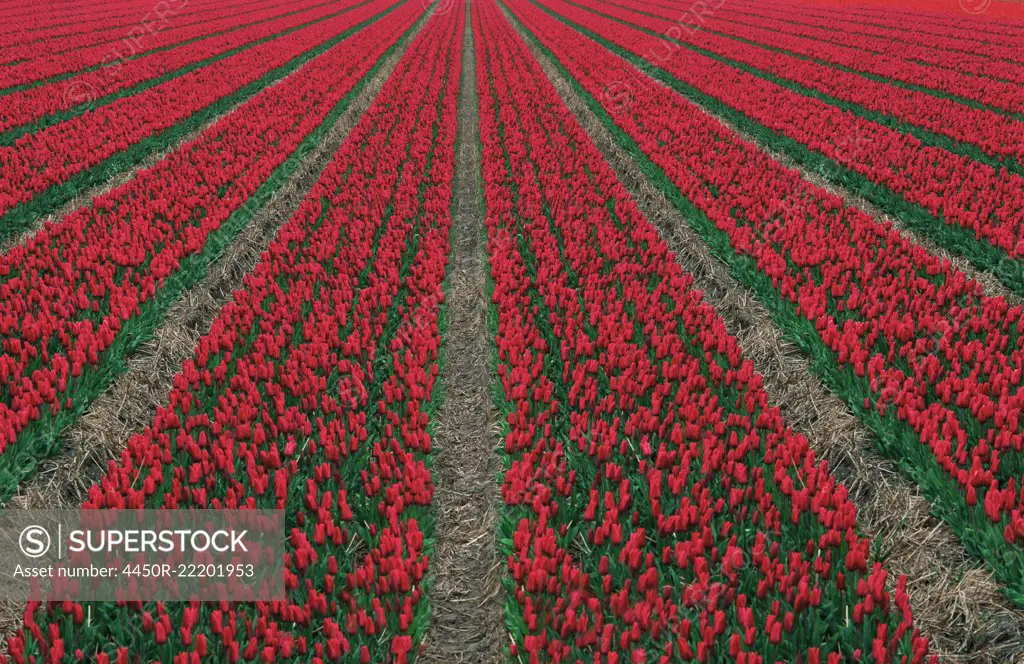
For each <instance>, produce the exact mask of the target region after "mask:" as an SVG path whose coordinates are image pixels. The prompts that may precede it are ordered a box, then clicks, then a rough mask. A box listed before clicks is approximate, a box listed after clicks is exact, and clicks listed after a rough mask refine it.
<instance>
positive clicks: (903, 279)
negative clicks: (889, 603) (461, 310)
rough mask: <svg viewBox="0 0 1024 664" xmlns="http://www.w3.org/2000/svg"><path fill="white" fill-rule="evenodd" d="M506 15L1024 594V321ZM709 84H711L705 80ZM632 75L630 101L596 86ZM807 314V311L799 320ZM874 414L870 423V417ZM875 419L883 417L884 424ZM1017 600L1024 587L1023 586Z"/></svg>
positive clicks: (690, 110)
mask: <svg viewBox="0 0 1024 664" xmlns="http://www.w3.org/2000/svg"><path fill="white" fill-rule="evenodd" d="M514 8H515V11H516V13H517V15H518V16H519V17H520V18H522V20H523V21H524V23H525V24H526V25H527V26H528V27H529V29H530V30H531V31H532V33H533V34H534V35H536V36H537V38H538V39H540V40H541V41H542V42H543V43H544V44H545V45H546V46H547V47H548V48H549V49H551V50H552V52H554V53H555V54H556V56H557V57H558V58H559V60H560V61H561V62H562V63H563V64H564V66H565V67H566V68H567V69H568V70H569V72H570V73H571V75H572V76H573V77H574V78H575V79H576V80H577V81H578V82H579V83H580V84H581V85H582V86H583V87H584V88H585V89H586V90H587V91H589V93H590V94H591V95H593V96H594V97H595V98H596V99H598V100H599V103H603V104H604V105H605V110H606V111H607V112H608V113H609V114H610V115H611V117H612V119H613V120H614V122H615V124H616V125H617V127H618V128H619V129H620V130H621V131H623V132H624V133H625V134H626V135H628V136H629V137H630V138H632V139H633V140H634V141H636V143H637V144H638V145H639V147H640V150H642V152H643V153H644V154H645V155H647V156H648V157H649V158H650V159H651V160H652V162H653V163H654V164H656V165H657V166H658V167H659V168H660V169H661V170H662V171H663V172H664V174H665V175H666V176H667V177H668V179H669V180H671V182H672V183H673V184H674V185H675V187H676V188H677V189H678V191H680V192H682V193H683V194H684V195H685V196H686V198H688V199H689V201H690V203H691V204H692V205H693V206H694V208H695V209H694V210H693V214H694V215H703V216H706V219H707V220H708V221H709V222H710V224H711V226H710V227H709V229H708V230H707V231H706V233H707V234H709V235H713V237H714V238H715V239H716V241H717V239H719V238H721V239H724V240H726V241H728V243H729V244H730V245H731V251H732V252H734V255H738V256H739V257H741V258H742V259H743V260H744V261H745V262H743V263H742V265H744V266H747V267H745V268H743V270H746V271H745V272H743V278H744V279H746V280H747V281H748V283H750V284H751V285H753V286H755V287H756V288H758V289H760V290H761V292H762V295H763V296H764V297H765V298H766V300H767V301H768V302H769V303H770V304H771V305H772V306H773V307H774V308H776V309H777V310H778V311H783V312H786V315H787V316H791V317H792V319H793V320H794V323H793V325H794V326H802V327H799V328H794V329H798V330H804V331H803V332H793V334H800V335H802V337H801V338H802V339H803V340H804V341H805V342H807V343H812V342H813V343H814V344H816V345H815V346H814V348H813V349H812V351H813V352H818V351H819V350H820V353H821V354H822V356H823V357H822V358H821V359H822V362H823V363H824V362H830V363H833V365H834V366H836V367H837V369H838V371H837V372H835V373H834V374H832V375H835V376H839V377H837V378H835V385H836V389H838V390H839V391H840V393H841V394H842V395H843V396H844V397H845V398H846V399H847V401H848V402H850V403H851V404H852V405H853V406H854V408H855V409H857V410H858V411H859V412H860V414H862V415H863V416H865V417H866V418H867V419H868V421H869V422H887V423H891V427H890V428H887V429H885V430H884V435H883V437H882V440H881V442H882V444H883V445H885V446H887V448H888V449H889V451H890V452H891V453H892V454H894V455H898V457H899V458H901V459H902V460H903V464H904V467H905V468H907V469H908V471H909V472H911V473H912V474H913V475H914V477H915V478H916V479H917V480H918V482H919V483H921V484H922V486H923V487H924V488H925V490H926V491H927V492H928V494H929V495H930V496H931V497H932V498H935V499H941V500H942V501H943V503H944V504H946V505H953V506H955V508H956V512H955V513H954V514H952V515H951V516H949V517H948V518H949V520H950V523H951V525H952V526H953V527H954V529H956V530H957V531H958V532H960V533H962V534H963V536H964V539H965V541H966V542H967V545H968V546H970V547H972V549H973V550H974V551H977V552H979V553H981V554H982V555H983V556H984V557H985V559H986V561H987V562H989V563H990V564H991V565H992V566H993V569H995V570H996V572H997V573H998V574H999V575H1000V577H1001V578H1002V580H1003V581H1004V582H1006V583H1007V584H1009V585H1010V586H1011V592H1017V593H1021V592H1024V587H1022V586H1021V579H1022V578H1024V556H1022V551H1021V542H1020V540H1021V538H1022V537H1024V513H1022V503H1024V493H1022V492H1024V478H1022V476H1021V472H1022V468H1024V462H1022V458H1021V450H1022V448H1024V434H1022V433H1021V427H1020V422H1021V420H1022V407H1024V390H1021V383H1022V381H1024V349H1022V346H1024V343H1022V338H1024V316H1022V309H1021V307H1020V306H1010V305H1009V304H1008V303H1007V302H1006V301H1005V300H1004V299H1002V298H993V297H986V296H985V295H984V294H983V292H982V288H981V286H980V285H979V284H978V283H977V282H974V281H971V280H970V279H968V278H967V277H966V276H965V275H964V274H963V273H961V272H958V271H957V270H955V269H954V268H953V266H952V265H950V264H949V263H948V262H944V261H940V260H939V259H938V258H936V257H934V256H932V255H931V254H929V253H927V252H926V251H925V250H924V249H922V248H920V247H918V246H916V245H913V244H911V243H910V242H909V241H907V240H906V239H905V238H903V237H902V236H900V235H899V234H898V233H897V232H895V231H894V230H892V228H891V227H890V226H888V225H886V224H882V223H879V222H877V221H875V220H874V219H872V218H871V217H870V216H868V215H867V214H865V213H863V212H861V211H860V210H858V209H856V208H849V207H844V205H843V202H842V201H841V200H840V199H838V198H836V197H834V196H831V195H829V194H828V193H827V192H825V191H823V190H822V189H820V188H819V187H816V186H814V185H812V184H810V183H808V182H807V181H805V180H803V179H801V177H800V175H799V173H798V172H796V171H793V170H790V169H787V168H785V167H783V166H781V165H780V164H778V163H777V162H775V161H773V160H772V159H771V158H769V157H768V156H767V155H765V154H764V152H762V151H761V150H759V149H758V148H757V147H756V146H754V145H752V144H750V143H746V142H744V141H742V140H740V139H738V138H737V137H736V136H735V135H734V134H732V133H731V132H730V131H728V130H727V129H725V128H724V127H722V126H721V125H720V124H719V123H717V122H716V121H715V120H714V119H713V118H711V117H709V116H708V115H707V114H705V113H703V112H701V111H700V110H699V109H697V108H696V107H694V106H693V105H691V104H689V103H687V102H686V101H685V99H684V98H682V97H680V96H678V95H676V94H674V93H672V92H671V91H669V90H668V89H666V88H665V87H663V86H661V85H659V84H657V83H655V82H654V81H651V80H648V79H645V78H642V77H637V76H633V77H632V78H629V79H626V77H628V76H630V74H629V72H630V67H629V65H628V64H626V63H625V62H624V61H623V60H622V59H621V58H619V57H618V56H615V55H613V54H611V53H610V52H608V51H606V50H605V49H602V48H601V47H599V46H597V45H596V44H595V43H593V42H591V41H590V40H588V39H586V38H584V37H582V36H581V35H579V34H578V33H576V32H574V31H573V30H571V29H569V28H566V27H565V26H564V25H563V24H561V23H560V22H558V21H557V20H556V19H554V18H552V17H551V16H550V15H549V14H546V13H544V12H543V11H542V10H540V9H537V8H535V7H534V6H533V5H532V4H529V3H527V2H525V1H523V2H519V1H517V2H515V3H514ZM709 78H710V77H709ZM616 80H630V82H631V85H632V86H633V88H634V94H635V97H634V103H633V104H632V105H631V106H629V107H625V106H623V105H615V104H611V103H608V101H607V100H606V99H605V100H603V99H602V95H601V92H602V91H603V90H606V89H607V87H608V85H609V84H610V83H611V82H614V81H616ZM801 319H803V320H801ZM880 417H881V418H883V419H879V418H880ZM886 426H889V425H888V424H887V425H886ZM1022 596H1024V595H1022Z"/></svg>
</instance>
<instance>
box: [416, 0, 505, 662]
mask: <svg viewBox="0 0 1024 664" xmlns="http://www.w3.org/2000/svg"><path fill="white" fill-rule="evenodd" d="M453 4H454V3H448V6H449V7H451V8H452V10H454V9H455V7H457V5H455V6H452V5H453ZM443 6H444V3H442V7H443ZM466 7H467V20H466V32H465V35H464V37H463V56H462V57H463V60H462V90H461V93H460V98H459V135H458V143H457V148H456V149H457V162H456V173H455V204H454V206H453V207H454V209H453V214H454V218H453V220H452V222H453V223H452V232H451V246H452V249H451V251H452V254H451V257H450V263H449V266H448V276H447V283H446V285H445V306H446V309H447V327H446V330H445V334H444V346H443V349H442V353H443V358H444V360H443V366H442V368H441V384H442V389H443V390H444V401H443V402H442V404H441V407H440V408H439V409H438V413H437V417H436V418H435V421H434V427H435V428H434V460H433V465H432V466H431V473H432V474H433V477H434V484H435V492H434V509H435V510H436V514H437V519H436V524H435V545H434V546H435V550H434V554H433V556H432V558H431V575H432V579H433V580H432V586H431V590H430V604H431V607H432V609H431V621H430V626H429V628H428V630H427V634H426V637H425V639H424V644H423V645H424V647H423V654H422V655H421V656H420V657H419V659H418V662H420V663H429V664H434V663H436V664H463V663H468V662H472V663H474V664H482V663H484V662H498V661H501V650H502V646H503V645H504V643H505V638H504V637H503V636H502V635H503V634H504V629H503V619H502V616H503V613H502V607H503V605H504V603H503V601H502V593H503V590H502V586H501V576H502V570H503V566H502V560H501V557H500V555H499V553H498V550H497V542H496V538H497V529H498V515H499V507H500V496H499V493H498V488H499V481H500V479H499V478H500V472H501V467H500V466H501V464H500V459H499V457H498V454H497V448H498V446H499V445H500V443H501V441H500V433H499V421H498V413H497V410H496V409H495V407H494V404H493V402H492V401H491V392H490V385H491V375H490V370H489V363H488V358H490V356H491V352H490V344H491V343H493V340H491V339H490V338H489V333H488V328H487V311H488V306H489V302H488V300H487V289H486V283H487V256H486V246H485V243H484V237H485V235H484V202H483V188H482V184H481V171H480V158H481V156H480V141H479V124H478V123H479V115H478V101H477V92H476V56H475V51H474V48H473V34H472V26H471V23H470V20H469V17H468V7H469V2H468V0H467V1H466Z"/></svg>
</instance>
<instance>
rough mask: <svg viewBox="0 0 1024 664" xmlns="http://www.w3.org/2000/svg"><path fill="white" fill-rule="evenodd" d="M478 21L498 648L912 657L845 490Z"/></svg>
mask: <svg viewBox="0 0 1024 664" xmlns="http://www.w3.org/2000/svg"><path fill="white" fill-rule="evenodd" d="M473 11H474V31H475V34H476V37H475V43H476V44H477V46H476V48H477V49H478V53H479V54H480V56H479V59H478V63H477V72H478V74H477V80H478V89H479V96H480V102H481V109H480V126H481V136H482V140H483V172H484V183H485V202H486V206H487V214H486V226H487V247H488V257H489V262H490V272H491V277H492V279H493V292H492V303H493V309H492V321H493V325H494V332H495V334H496V337H497V354H496V365H497V366H496V372H497V375H498V377H499V386H498V387H499V389H498V390H497V393H498V395H499V396H498V398H497V402H498V405H499V407H500V408H501V409H502V410H503V412H504V413H505V415H506V419H505V422H506V426H505V430H504V442H505V445H504V456H505V467H506V472H505V479H504V483H503V485H502V496H503V499H504V502H505V510H504V514H503V517H502V521H501V533H500V542H501V546H502V548H503V550H504V553H506V554H507V556H508V574H509V578H508V579H507V583H506V587H507V591H508V602H507V609H506V616H507V623H508V627H509V629H510V632H511V635H512V655H513V657H515V658H516V659H517V660H518V661H523V662H531V663H534V662H595V663H598V662H600V663H605V662H608V663H613V662H626V661H629V662H655V661H660V662H666V663H667V662H676V661H690V660H692V659H694V658H697V659H698V660H700V661H709V659H711V658H714V661H735V662H775V661H787V662H839V661H858V660H861V661H877V662H890V661H892V662H900V661H905V662H910V661H922V660H924V659H925V657H926V655H927V650H928V645H927V640H926V639H924V638H921V637H920V636H919V635H918V634H917V633H916V631H915V630H914V629H913V624H912V618H911V613H910V609H909V603H908V600H907V596H906V593H905V590H904V586H903V581H900V582H899V583H898V584H897V587H896V590H895V592H893V593H892V594H890V593H889V592H888V590H887V588H886V573H885V571H884V570H882V568H881V565H879V564H877V563H874V562H873V560H872V559H871V556H870V554H869V545H870V543H869V541H868V540H866V539H864V538H861V537H859V536H858V535H857V533H856V530H855V523H856V510H855V508H854V506H853V504H852V503H850V501H849V500H848V499H847V497H846V491H845V489H844V488H843V487H841V486H839V485H837V483H836V481H835V479H834V478H833V477H832V476H831V475H830V473H829V471H828V469H827V467H826V466H825V464H824V463H821V462H818V461H817V460H816V459H815V457H814V454H813V453H812V452H811V451H810V450H809V449H808V445H807V441H806V440H805V439H804V438H803V437H802V436H799V435H797V434H795V433H794V432H793V431H792V430H790V429H788V428H787V427H785V426H784V424H783V422H782V420H781V417H780V415H779V412H778V410H777V409H775V408H773V407H771V406H769V405H768V403H767V397H766V395H765V393H764V391H763V389H762V388H761V377H760V376H759V375H757V374H756V373H755V372H754V370H753V367H752V365H751V364H750V362H749V361H746V360H744V359H743V358H742V355H741V352H740V349H739V346H738V344H737V343H736V341H735V339H733V338H732V337H730V336H729V335H728V334H727V333H726V331H725V329H724V326H723V324H722V321H721V319H719V318H718V316H717V314H716V313H715V311H714V310H713V308H712V307H710V306H709V305H707V304H706V303H704V302H703V301H702V300H701V296H700V293H698V292H696V291H694V290H692V288H691V283H692V282H691V278H690V277H689V276H687V275H685V274H684V273H683V272H682V270H681V269H680V268H679V266H678V265H677V264H676V263H675V261H674V259H673V256H672V255H671V253H670V252H669V251H668V248H667V247H666V245H665V244H664V242H663V241H662V240H661V239H660V238H659V236H658V233H657V231H656V230H655V229H654V227H653V226H652V225H651V224H650V223H648V222H647V221H646V220H645V219H644V218H643V216H642V215H641V214H640V212H639V210H638V209H637V208H636V206H635V205H634V204H633V202H632V200H631V199H630V197H629V195H628V194H627V193H626V192H625V190H624V189H623V187H622V186H621V184H620V183H619V182H618V180H617V179H616V177H615V175H614V173H613V171H612V170H611V168H610V167H609V166H608V164H607V163H606V162H604V161H603V160H602V158H601V156H600V153H599V152H598V151H597V149H596V148H595V147H594V146H593V144H592V143H590V140H589V138H588V137H587V135H586V133H585V132H584V131H583V129H582V128H581V127H580V126H579V124H578V123H577V122H576V121H575V120H574V118H573V117H572V115H571V113H570V112H569V111H568V110H567V109H566V108H565V106H564V105H563V104H562V103H561V101H560V100H559V99H558V96H557V94H556V93H555V91H554V89H553V87H552V86H551V85H550V84H549V83H547V81H546V78H545V76H544V73H543V72H542V70H541V68H540V67H539V65H538V64H537V63H536V61H534V60H533V59H532V56H531V54H530V52H529V50H528V49H527V48H526V47H525V45H524V44H523V43H522V41H521V40H519V39H518V38H517V37H516V36H515V35H514V33H513V32H512V30H511V27H510V26H509V25H508V23H507V22H506V21H505V20H504V19H503V18H502V16H501V14H500V13H499V11H498V8H497V5H496V4H495V3H494V2H493V1H488V2H474V3H473Z"/></svg>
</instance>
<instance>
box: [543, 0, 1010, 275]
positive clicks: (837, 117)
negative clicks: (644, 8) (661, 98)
mask: <svg viewBox="0 0 1024 664" xmlns="http://www.w3.org/2000/svg"><path fill="white" fill-rule="evenodd" d="M545 5H547V6H549V7H551V8H553V9H555V10H557V11H558V12H559V14H561V15H563V16H565V17H567V18H569V19H570V20H572V21H574V22H577V23H579V24H580V25H583V26H585V27H587V28H588V29H591V30H594V31H595V32H597V33H598V34H600V35H601V36H602V37H604V38H606V39H608V40H610V41H612V42H614V43H615V44H617V45H619V46H622V47H623V48H625V49H626V50H628V51H631V52H633V53H635V54H636V55H639V56H642V57H651V55H650V54H651V53H656V52H658V49H661V50H664V42H663V41H661V40H660V39H658V38H656V37H653V36H650V35H648V34H645V33H643V32H640V31H639V30H636V29H634V28H631V27H629V26H627V25H625V24H623V23H619V22H617V21H613V20H610V19H605V18H602V17H600V16H597V15H596V14H592V13H590V12H587V11H584V10H582V9H579V8H578V7H576V6H574V5H573V4H570V3H568V2H564V1H563V0H546V1H545ZM657 64H658V65H659V66H660V67H662V68H663V69H665V70H666V71H668V72H669V73H671V74H672V75H673V76H674V77H676V78H677V79H679V80H680V81H682V82H683V83H685V84H687V85H690V86H693V87H694V88H696V89H697V90H700V91H701V92H703V93H705V94H707V95H710V96H712V97H714V98H716V99H718V100H719V101H720V102H721V103H722V104H723V105H725V106H727V107H730V108H732V109H735V110H736V111H739V112H741V113H743V114H744V115H745V116H747V117H748V118H750V119H752V120H754V121H755V122H758V123H760V124H761V125H763V126H764V127H765V128H766V129H767V130H769V131H771V132H773V133H775V134H779V135H784V136H786V137H788V138H792V139H793V140H795V141H796V142H797V143H799V144H801V145H803V146H806V147H807V148H809V149H810V150H812V151H815V152H820V153H821V154H823V155H825V156H826V157H828V158H829V159H832V160H834V161H835V162H836V163H838V164H840V165H841V166H843V167H845V168H849V169H850V170H852V171H855V172H857V173H859V174H860V175H862V176H864V177H865V178H867V179H868V180H870V181H872V182H874V183H876V184H879V185H882V186H884V187H887V188H889V189H890V190H892V191H893V192H895V193H896V194H898V195H899V197H901V200H900V202H901V203H902V202H903V201H908V202H910V203H914V204H916V205H918V206H920V207H921V208H923V209H925V210H926V211H928V212H929V213H931V214H932V215H934V216H935V217H936V218H937V219H941V220H943V221H945V222H946V223H947V224H950V225H955V226H960V227H962V228H964V229H967V230H968V231H970V232H971V233H972V234H974V235H975V236H976V237H977V238H979V239H983V240H985V241H986V242H988V243H990V244H992V245H994V246H996V247H998V248H1000V249H1002V250H1003V251H1005V252H1006V253H1008V254H1009V255H1010V256H1013V257H1021V258H1024V242H1022V241H1021V239H1022V238H1024V177H1022V176H1020V175H1017V174H1013V173H1009V172H1007V171H1006V170H998V171H997V170H996V169H994V168H993V167H991V166H989V165H987V164H982V163H979V162H977V161H974V160H972V159H970V158H968V157H965V156H962V155H959V154H956V153H953V152H950V151H948V150H945V149H943V148H937V147H929V146H926V145H923V144H922V142H921V141H920V140H919V139H918V138H916V137H914V136H911V135H909V134H904V133H901V132H899V131H896V130H894V129H890V128H889V127H886V126H883V125H880V124H878V123H875V122H871V121H869V120H866V119H863V118H860V117H857V116H855V115H853V114H852V113H850V112H848V111H843V110H842V109H839V108H837V107H835V106H831V105H829V104H826V103H825V102H823V101H820V100H818V99H814V98H812V97H807V96H805V95H801V94H799V93H797V92H794V91H793V90H790V89H788V88H785V87H782V86H780V85H778V84H776V83H772V82H771V81H767V80H764V79H762V78H758V77H756V76H753V75H751V74H749V73H747V72H744V71H740V70H739V69H736V68H734V67H730V66H728V65H726V64H724V63H722V62H718V61H716V60H714V59H712V58H708V57H705V56H703V55H700V54H697V53H693V52H690V51H687V50H683V49H680V50H679V51H676V52H674V53H673V54H672V55H671V56H670V57H669V58H668V59H667V60H666V61H663V62H658V63H657ZM1017 89H1018V90H1019V91H1021V93H1022V94H1024V87H1020V86H1018V88H1017ZM1019 149H1021V144H1017V145H1016V146H1015V148H1014V150H1015V151H1017V150H1019ZM903 204H905V203H903ZM935 223H939V222H938V221H936V222H935Z"/></svg>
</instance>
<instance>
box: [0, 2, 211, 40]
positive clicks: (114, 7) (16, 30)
mask: <svg viewBox="0 0 1024 664" xmlns="http://www.w3.org/2000/svg"><path fill="white" fill-rule="evenodd" d="M212 2H213V0H190V1H189V2H188V4H189V5H190V6H194V7H197V8H202V7H203V6H205V5H207V4H212ZM193 3H194V4H193ZM46 9H47V11H39V6H38V5H33V6H25V5H16V4H10V5H7V6H5V7H3V8H0V17H2V18H3V19H4V22H3V23H2V24H0V35H2V36H3V37H4V38H5V39H6V38H10V39H11V40H12V41H11V43H20V41H21V40H22V39H32V38H33V35H37V34H42V35H44V36H46V37H55V36H60V35H61V34H63V32H62V31H70V30H74V27H73V26H80V25H82V26H85V27H87V28H89V27H96V26H102V25H107V24H110V23H111V22H113V21H116V20H118V19H124V24H126V25H127V24H129V23H130V22H131V19H132V17H134V18H135V19H136V20H137V19H138V18H139V16H140V15H141V14H144V13H145V12H146V11H148V10H150V9H152V6H150V5H148V3H146V2H144V1H142V0H128V1H121V2H109V3H102V4H100V3H79V4H72V3H70V2H60V3H48V6H47V8H46ZM16 40H17V41H16Z"/></svg>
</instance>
